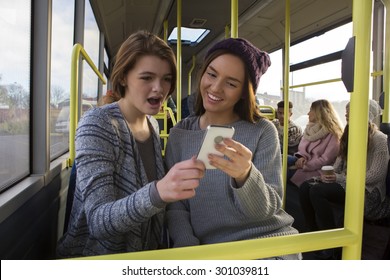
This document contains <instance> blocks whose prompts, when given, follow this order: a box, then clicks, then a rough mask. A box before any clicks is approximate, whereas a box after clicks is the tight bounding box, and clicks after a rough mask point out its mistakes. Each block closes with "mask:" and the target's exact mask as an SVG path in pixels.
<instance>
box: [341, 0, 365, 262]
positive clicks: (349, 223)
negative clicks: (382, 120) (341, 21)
mask: <svg viewBox="0 0 390 280" xmlns="http://www.w3.org/2000/svg"><path fill="white" fill-rule="evenodd" d="M371 17H372V0H354V1H353V9H352V18H353V35H354V36H355V69H354V88H353V92H352V93H351V103H350V113H349V114H350V118H349V135H348V139H349V143H348V158H347V161H348V167H347V186H346V204H345V222H344V227H345V228H346V229H348V230H350V231H351V232H353V233H354V234H356V235H357V239H358V241H357V242H356V243H354V244H352V245H349V246H346V247H344V250H343V259H360V257H361V248H362V246H361V245H362V244H361V243H362V229H363V216H364V189H365V180H366V159H367V153H366V151H367V134H368V132H367V127H368V105H367V104H368V99H369V98H368V93H369V79H370V44H371V43H370V42H371Z"/></svg>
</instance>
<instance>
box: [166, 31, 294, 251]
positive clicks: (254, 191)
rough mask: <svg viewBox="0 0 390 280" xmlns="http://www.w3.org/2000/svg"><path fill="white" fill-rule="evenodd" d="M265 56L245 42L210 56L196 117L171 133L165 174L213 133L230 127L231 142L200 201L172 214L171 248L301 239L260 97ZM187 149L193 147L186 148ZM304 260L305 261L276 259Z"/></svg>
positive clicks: (220, 47) (217, 48) (223, 45)
mask: <svg viewBox="0 0 390 280" xmlns="http://www.w3.org/2000/svg"><path fill="white" fill-rule="evenodd" d="M270 64H271V63H270V58H269V56H268V54H267V53H265V52H263V51H260V50H259V49H258V48H256V47H255V46H254V45H252V44H251V43H250V42H248V41H247V40H244V39H241V38H238V39H233V38H230V39H225V40H223V41H220V42H219V43H217V44H215V45H214V46H213V47H212V48H211V49H210V50H209V51H208V52H207V54H206V57H205V62H204V65H203V68H202V70H201V77H200V80H199V82H198V93H197V94H198V98H197V100H196V109H195V115H193V116H189V117H187V118H186V119H184V120H182V121H181V122H180V123H178V124H177V125H176V126H175V127H174V128H172V129H171V131H170V136H169V139H168V144H167V149H166V163H167V166H168V168H170V167H172V166H174V164H175V163H177V162H180V161H182V160H184V159H189V158H191V157H192V156H193V155H196V154H197V153H198V151H199V148H200V146H201V143H202V139H203V136H204V134H205V132H206V130H205V129H206V128H207V126H208V125H229V126H233V127H234V129H235V134H234V136H233V138H232V139H227V138H226V139H224V141H223V142H224V144H223V145H221V144H218V145H216V148H217V150H218V151H220V152H221V153H222V154H224V156H225V157H220V156H218V155H212V154H210V155H209V158H208V159H209V162H210V163H211V165H213V166H214V167H216V169H208V170H206V172H205V176H204V177H203V178H202V179H201V180H200V185H199V187H198V188H197V190H196V195H195V196H194V197H193V198H191V199H188V200H184V201H181V202H177V203H172V204H170V205H169V206H168V211H167V218H168V226H169V234H170V237H171V240H172V242H173V247H183V246H192V245H202V244H213V243H220V242H229V241H237V240H246V239H254V238H265V237H272V236H281V235H290V234H296V233H298V232H297V230H296V229H294V228H293V227H292V226H291V225H292V223H293V218H292V217H291V216H290V215H288V214H287V213H286V212H285V211H284V210H283V208H282V197H283V186H282V175H281V170H282V169H281V155H280V147H279V140H278V135H277V131H276V128H275V126H274V125H273V124H272V123H271V122H270V121H268V120H267V119H266V118H264V117H262V116H261V115H260V112H259V109H258V107H257V105H256V101H255V92H256V89H257V87H258V84H259V81H260V77H261V76H262V75H263V74H264V73H265V72H266V70H267V68H268V67H269V66H270ZM189 143H190V144H189ZM276 258H277V259H300V258H301V254H291V255H286V256H280V257H276Z"/></svg>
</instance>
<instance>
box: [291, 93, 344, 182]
mask: <svg viewBox="0 0 390 280" xmlns="http://www.w3.org/2000/svg"><path fill="white" fill-rule="evenodd" d="M308 115H309V123H308V124H307V126H306V128H305V130H304V132H303V136H302V139H301V141H300V143H299V146H298V152H297V153H295V154H294V158H295V160H293V161H291V157H290V159H289V162H294V161H295V163H294V165H293V166H290V167H289V168H290V170H289V171H290V172H291V169H293V170H292V171H293V172H291V173H289V175H288V177H289V179H290V182H291V183H293V184H294V185H296V186H298V187H299V186H300V185H301V184H302V183H303V182H304V181H306V180H309V179H311V178H312V177H317V176H320V175H321V174H320V172H319V170H320V169H321V167H322V166H324V165H332V164H333V163H334V161H335V160H336V157H337V155H338V153H339V145H340V137H341V135H342V133H343V129H342V127H341V124H340V119H339V117H338V115H337V112H336V111H335V110H334V108H333V106H332V104H331V103H330V102H329V101H328V100H325V99H321V100H317V101H314V102H313V103H312V104H311V107H310V111H309V113H308ZM291 174H293V175H292V176H291Z"/></svg>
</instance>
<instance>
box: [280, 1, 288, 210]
mask: <svg viewBox="0 0 390 280" xmlns="http://www.w3.org/2000/svg"><path fill="white" fill-rule="evenodd" d="M285 22H286V24H285V27H284V28H285V32H284V41H285V43H284V75H283V100H284V126H283V148H282V151H283V157H282V176H283V189H284V195H283V207H285V206H286V205H285V204H286V188H287V154H288V152H287V151H288V115H289V114H288V112H289V110H290V108H289V105H288V102H289V96H288V95H289V94H288V93H289V83H290V81H289V78H290V0H286V4H285Z"/></svg>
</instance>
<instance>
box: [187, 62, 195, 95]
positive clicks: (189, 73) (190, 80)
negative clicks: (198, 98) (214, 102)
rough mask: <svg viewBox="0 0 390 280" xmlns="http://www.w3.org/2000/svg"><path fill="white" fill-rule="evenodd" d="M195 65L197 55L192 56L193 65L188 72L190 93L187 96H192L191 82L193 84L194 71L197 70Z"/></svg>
mask: <svg viewBox="0 0 390 280" xmlns="http://www.w3.org/2000/svg"><path fill="white" fill-rule="evenodd" d="M195 64H196V59H195V55H193V56H192V65H191V68H190V70H189V71H188V93H187V95H188V96H190V95H191V88H192V87H191V82H192V78H191V77H192V76H191V75H192V71H194V69H195Z"/></svg>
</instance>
